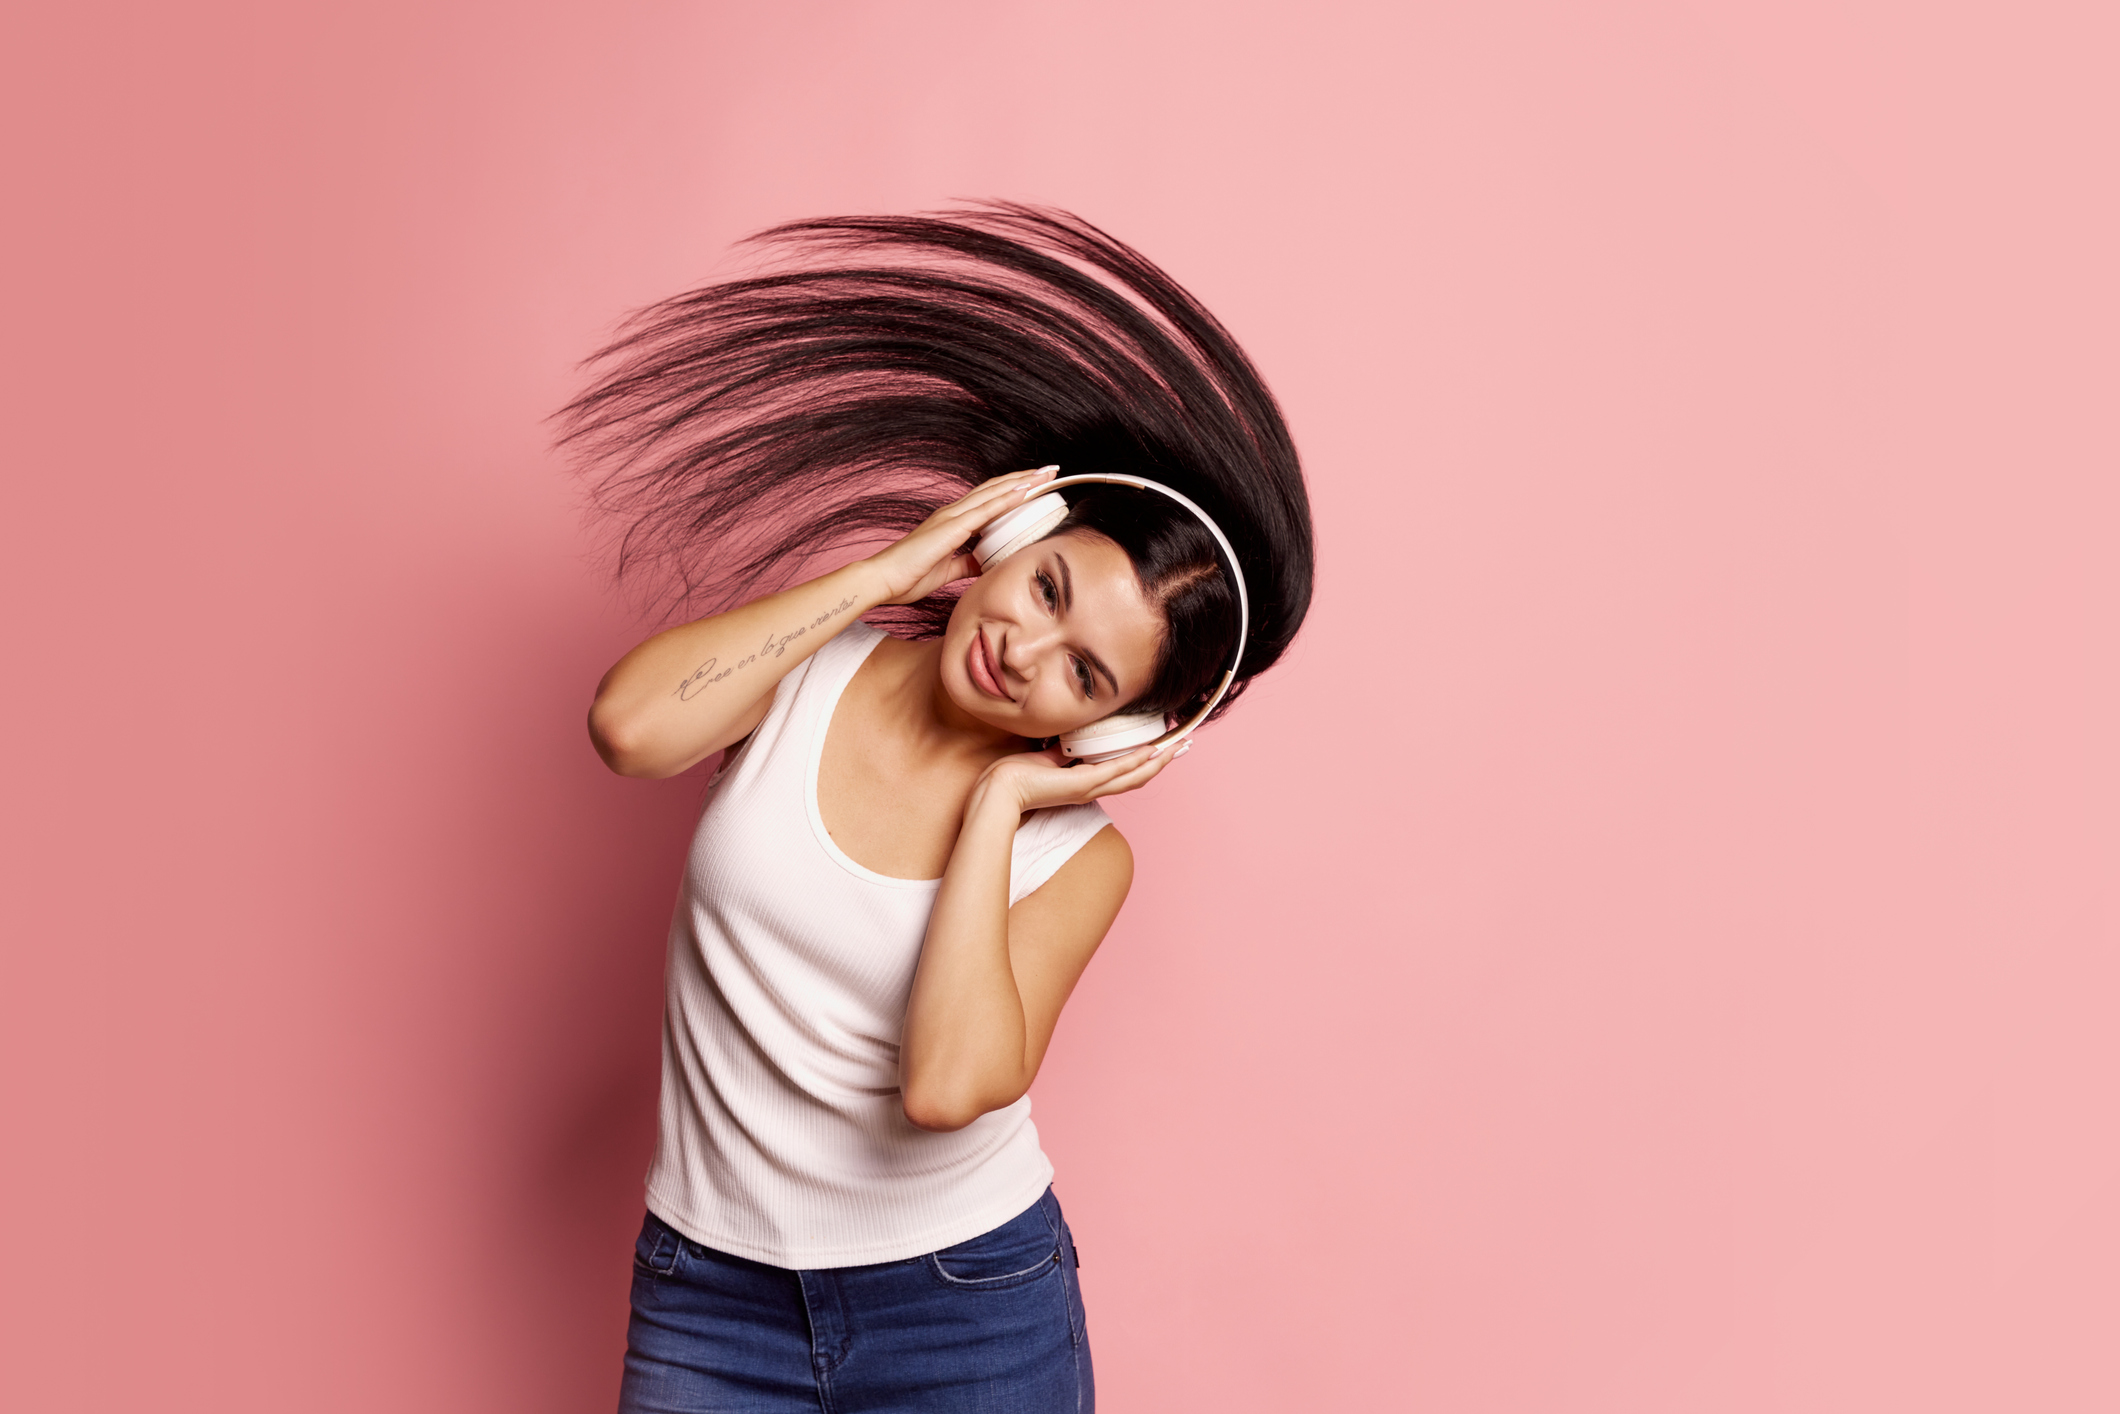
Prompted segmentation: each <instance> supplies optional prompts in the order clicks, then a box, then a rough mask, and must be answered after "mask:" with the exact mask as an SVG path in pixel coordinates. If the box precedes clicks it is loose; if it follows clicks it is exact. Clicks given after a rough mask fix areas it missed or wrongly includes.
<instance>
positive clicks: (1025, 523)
mask: <svg viewBox="0 0 2120 1414" xmlns="http://www.w3.org/2000/svg"><path fill="white" fill-rule="evenodd" d="M1059 469H1060V468H1059V467H1057V466H1050V467H1040V468H1039V470H1041V471H1058V470H1059ZM1091 482H1105V483H1108V484H1110V485H1113V486H1131V487H1133V488H1134V489H1135V490H1137V491H1155V492H1159V493H1161V494H1162V495H1165V496H1168V497H1170V498H1171V499H1172V500H1173V501H1176V502H1177V503H1178V504H1179V505H1181V506H1183V507H1185V509H1187V510H1188V511H1191V512H1192V513H1193V514H1194V515H1195V516H1198V517H1199V519H1200V524H1202V525H1204V526H1206V527H1207V533H1208V534H1209V535H1212V536H1214V538H1215V544H1217V545H1219V546H1221V547H1222V558H1223V560H1224V561H1226V562H1227V563H1228V565H1229V573H1230V577H1231V578H1232V579H1233V580H1234V581H1235V582H1236V586H1237V651H1236V653H1235V654H1234V656H1232V657H1231V658H1230V660H1229V671H1228V672H1226V673H1224V674H1222V682H1221V684H1220V685H1219V686H1217V687H1216V688H1215V690H1214V695H1213V696H1211V697H1209V698H1208V699H1207V705H1206V706H1205V707H1202V708H1201V709H1200V710H1199V711H1198V712H1197V713H1195V714H1194V715H1193V719H1192V720H1191V721H1189V722H1187V723H1186V724H1185V725H1184V726H1182V727H1180V728H1178V729H1177V730H1176V731H1175V732H1171V735H1170V740H1171V741H1173V742H1177V741H1183V740H1184V739H1185V738H1186V737H1189V736H1191V735H1192V734H1193V729H1194V728H1195V727H1197V726H1199V725H1200V723H1202V722H1204V721H1206V720H1207V714H1208V713H1210V712H1212V711H1214V710H1215V708H1216V706H1217V705H1219V704H1220V703H1221V701H1222V699H1223V697H1225V696H1226V695H1227V694H1228V692H1229V685H1230V684H1231V683H1233V682H1235V681H1236V680H1237V665H1238V664H1240V663H1242V662H1243V661H1244V640H1245V638H1246V637H1247V636H1248V635H1249V634H1250V632H1251V596H1250V595H1248V594H1246V593H1245V592H1244V570H1243V568H1242V567H1241V566H1239V565H1238V564H1237V552H1236V551H1235V550H1234V549H1232V548H1231V547H1230V543H1229V537H1228V536H1226V535H1224V534H1223V533H1222V527H1220V526H1219V525H1216V524H1215V523H1214V521H1213V520H1212V519H1211V518H1209V516H1208V514H1207V512H1205V511H1203V510H1201V509H1200V508H1199V507H1198V506H1197V505H1195V504H1194V503H1193V502H1192V500H1191V498H1190V497H1186V496H1181V495H1179V494H1178V493H1177V492H1176V491H1173V490H1171V489H1170V488H1169V487H1168V486H1165V485H1163V484H1162V483H1161V482H1158V481H1145V480H1143V479H1142V478H1140V477H1138V476H1126V475H1122V474H1121V473H1118V472H1091V473H1088V474H1085V475H1082V476H1063V477H1060V478H1059V479H1058V480H1056V481H1048V482H1046V483H1045V491H1044V493H1043V494H1042V495H1039V496H1036V497H1033V498H1032V499H1031V500H1028V501H1025V502H1024V503H1023V504H1022V505H1020V506H1018V507H1016V509H1014V510H1012V511H1010V512H1009V513H1008V514H1007V515H1004V516H1002V517H1000V518H999V519H998V520H996V521H995V522H994V523H993V524H992V525H989V526H988V527H987V528H986V530H985V531H984V532H983V533H982V534H981V535H980V537H979V543H978V544H977V545H975V546H973V547H972V558H974V559H976V560H977V561H979V572H980V573H981V574H985V573H986V572H987V571H988V570H990V569H992V568H993V567H994V566H995V565H998V564H1000V563H1001V562H1002V561H1003V560H1005V559H1007V558H1008V557H1009V556H1010V555H1013V554H1015V553H1016V552H1017V551H1018V550H1021V549H1022V548H1023V547H1024V546H1026V545H1029V544H1031V543H1033V542H1034V541H1038V540H1042V539H1044V538H1045V537H1046V536H1047V535H1050V534H1051V533H1052V530H1053V527H1054V526H1057V525H1058V524H1060V522H1061V521H1063V520H1066V519H1067V498H1066V497H1064V496H1062V495H1060V488H1061V487H1063V486H1081V485H1085V484H1088V483H1091ZM1169 730H1170V724H1169V723H1168V722H1166V721H1165V720H1164V719H1163V714H1162V713H1161V712H1121V713H1119V714H1117V715H1116V716H1111V717H1106V718H1104V719H1103V720H1102V721H1099V722H1091V723H1090V724H1089V725H1088V726H1086V727H1077V728H1075V729H1074V730H1073V731H1071V732H1068V733H1066V734H1064V735H1063V736H1062V737H1061V738H1060V749H1061V750H1062V751H1063V752H1065V753H1066V754H1068V755H1069V756H1073V757H1078V758H1079V759H1081V760H1083V761H1088V762H1097V761H1109V760H1111V759H1112V758H1113V757H1115V756H1124V755H1125V754H1126V753H1127V752H1129V751H1132V750H1133V749H1134V748H1135V747H1137V746H1146V745H1147V744H1148V743H1150V742H1152V741H1154V740H1155V739H1156V738H1157V737H1159V736H1162V735H1163V734H1164V733H1165V732H1166V731H1169Z"/></svg>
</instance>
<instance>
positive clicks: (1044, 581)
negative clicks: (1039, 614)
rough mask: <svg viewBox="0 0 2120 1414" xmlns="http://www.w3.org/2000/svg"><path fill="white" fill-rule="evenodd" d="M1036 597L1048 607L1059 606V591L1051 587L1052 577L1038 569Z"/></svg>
mask: <svg viewBox="0 0 2120 1414" xmlns="http://www.w3.org/2000/svg"><path fill="white" fill-rule="evenodd" d="M1038 597H1039V598H1040V599H1043V600H1044V601H1045V607H1046V608H1048V609H1051V608H1056V607H1058V606H1059V603H1060V591H1059V590H1058V589H1056V588H1054V587H1053V577H1052V576H1051V575H1049V574H1047V573H1046V572H1045V571H1044V570H1040V571H1038Z"/></svg>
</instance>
